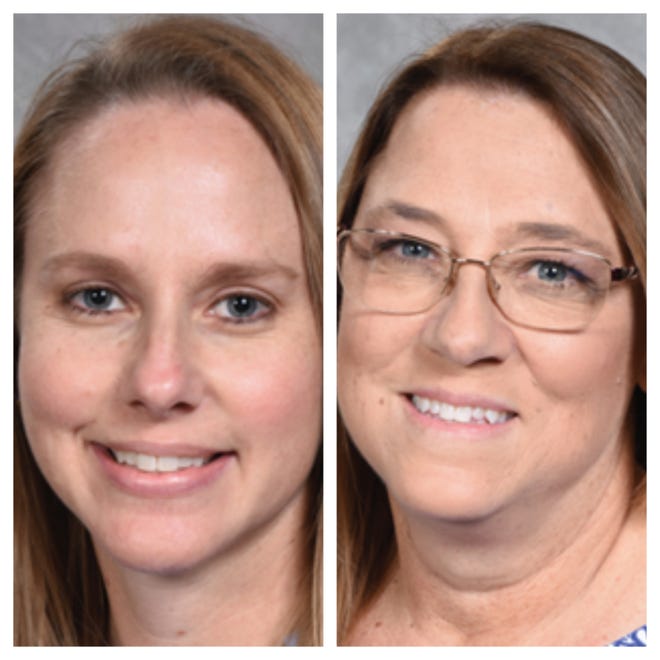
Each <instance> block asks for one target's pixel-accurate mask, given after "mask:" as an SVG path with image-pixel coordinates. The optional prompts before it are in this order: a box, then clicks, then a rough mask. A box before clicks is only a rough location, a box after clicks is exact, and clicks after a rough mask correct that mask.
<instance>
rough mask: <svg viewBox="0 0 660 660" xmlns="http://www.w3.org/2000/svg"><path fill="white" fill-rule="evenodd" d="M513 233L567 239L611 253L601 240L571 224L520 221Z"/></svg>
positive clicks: (559, 239) (589, 247) (591, 248)
mask: <svg viewBox="0 0 660 660" xmlns="http://www.w3.org/2000/svg"><path fill="white" fill-rule="evenodd" d="M514 235H515V236H517V237H519V238H521V239H522V238H531V239H538V240H542V241H568V242H569V243H571V245H574V246H577V247H580V248H583V249H585V250H589V251H590V252H597V253H599V254H601V255H603V256H607V255H611V253H612V250H611V249H609V248H608V247H607V246H606V245H605V244H604V243H602V242H601V241H599V240H597V239H595V238H591V237H590V236H586V235H585V234H583V233H582V232H581V231H579V230H578V229H576V228H575V227H572V226H571V225H563V224H555V223H553V222H521V223H519V224H518V225H516V228H515V231H514Z"/></svg>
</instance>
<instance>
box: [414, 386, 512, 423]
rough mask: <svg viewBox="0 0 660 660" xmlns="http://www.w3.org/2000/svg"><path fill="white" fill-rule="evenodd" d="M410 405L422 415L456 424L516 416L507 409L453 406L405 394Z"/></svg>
mask: <svg viewBox="0 0 660 660" xmlns="http://www.w3.org/2000/svg"><path fill="white" fill-rule="evenodd" d="M407 397H408V400H409V401H410V402H411V403H412V405H413V406H414V407H415V408H416V409H417V410H418V411H419V412H420V413H422V414H423V415H428V416H429V417H435V418H436V419H441V420H443V421H445V422H453V423H458V424H490V425H495V424H504V423H505V422H508V421H509V420H510V419H512V418H513V417H515V416H516V413H514V412H512V411H509V410H495V409H493V408H482V407H480V406H455V405H452V404H451V403H447V402H445V401H438V400H436V399H427V398H425V397H422V396H419V395H417V394H409V395H407Z"/></svg>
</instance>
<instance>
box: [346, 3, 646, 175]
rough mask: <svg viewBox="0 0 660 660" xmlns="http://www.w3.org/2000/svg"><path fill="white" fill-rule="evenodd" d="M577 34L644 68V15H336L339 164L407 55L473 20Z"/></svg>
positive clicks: (423, 48) (472, 22) (418, 50)
mask: <svg viewBox="0 0 660 660" xmlns="http://www.w3.org/2000/svg"><path fill="white" fill-rule="evenodd" d="M523 18H527V19H532V20H536V21H541V22H543V23H550V24H553V25H558V26H561V27H566V28H569V29H573V30H575V31H577V32H581V33H583V34H585V35H587V36H589V37H591V38H593V39H596V40H598V41H602V42H604V43H605V44H607V45H608V46H610V47H612V48H614V49H615V50H617V51H619V52H620V53H621V54H622V55H624V56H625V57H627V58H628V59H629V60H630V61H632V62H633V64H635V65H636V66H637V67H638V68H639V69H640V70H641V71H643V72H646V17H645V15H644V14H369V15H360V14H340V15H339V16H338V23H337V50H338V59H337V78H338V81H339V86H338V89H337V107H338V117H337V141H338V143H337V160H338V162H337V168H338V173H341V171H342V169H343V167H344V164H345V162H346V159H347V158H348V154H349V152H350V149H351V147H352V145H353V142H354V141H355V140H356V138H357V135H358V132H359V129H360V126H361V124H362V121H363V119H364V117H365V115H366V113H367V110H368V109H369V106H370V105H371V103H372V102H373V100H374V99H375V97H376V94H377V92H378V90H379V89H380V88H381V86H382V85H383V83H384V82H385V81H386V80H387V79H388V78H389V77H390V75H391V74H392V72H393V71H394V70H395V69H397V68H399V67H400V66H401V64H402V62H403V61H404V60H405V59H409V58H411V57H413V56H415V55H418V54H420V53H421V52H423V51H424V50H426V48H428V47H429V46H431V45H432V44H434V43H436V42H438V41H440V40H441V39H442V38H443V37H445V36H447V35H448V34H449V33H451V32H454V31H455V30H457V29H459V28H462V27H465V26H467V25H471V24H474V23H483V22H493V21H505V20H512V19H514V20H520V19H523Z"/></svg>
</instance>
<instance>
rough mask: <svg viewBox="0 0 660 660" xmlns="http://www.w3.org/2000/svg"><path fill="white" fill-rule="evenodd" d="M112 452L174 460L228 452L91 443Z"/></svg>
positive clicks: (160, 444) (147, 444) (161, 445)
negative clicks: (164, 457)
mask: <svg viewBox="0 0 660 660" xmlns="http://www.w3.org/2000/svg"><path fill="white" fill-rule="evenodd" d="M92 444H97V445H100V446H102V447H105V448H106V449H110V450H112V451H113V452H118V451H121V452H134V453H136V454H146V455H148V456H172V457H176V458H183V457H185V458H209V457H210V456H214V455H215V454H224V453H228V450H223V449H217V448H208V447H201V446H199V445H193V444H187V443H171V442H143V441H135V442H133V441H130V442H126V441H121V440H120V441H117V442H115V441H114V440H111V441H93V442H92Z"/></svg>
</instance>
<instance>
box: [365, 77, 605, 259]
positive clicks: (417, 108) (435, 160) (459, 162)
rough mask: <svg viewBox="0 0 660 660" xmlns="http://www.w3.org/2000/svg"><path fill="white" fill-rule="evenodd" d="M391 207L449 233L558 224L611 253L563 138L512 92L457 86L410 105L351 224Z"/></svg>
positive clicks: (582, 170)
mask: <svg viewBox="0 0 660 660" xmlns="http://www.w3.org/2000/svg"><path fill="white" fill-rule="evenodd" d="M392 201H396V202H403V203H405V204H408V205H410V206H413V207H418V208H421V209H426V210H429V211H432V212H433V213H435V214H436V215H437V216H441V217H442V218H443V219H445V220H446V224H447V225H448V228H449V230H451V231H452V232H454V233H456V234H461V233H463V234H467V235H473V234H474V233H475V232H479V233H480V234H481V235H483V234H484V233H489V232H490V233H493V234H497V235H500V236H501V235H504V234H506V233H507V232H509V231H513V230H514V228H515V225H517V224H520V223H527V224H528V223H556V224H558V225H566V226H571V227H573V228H574V229H578V230H579V231H581V232H583V233H585V234H587V235H592V237H598V238H600V239H601V240H605V242H606V243H609V244H610V245H611V246H612V249H613V250H615V249H618V241H617V239H616V233H615V230H614V227H613V225H612V222H611V221H610V218H609V216H608V213H607V210H606V209H605V207H604V205H603V203H602V201H601V199H600V196H599V195H598V192H597V190H596V188H595V186H594V184H593V181H592V179H591V175H590V173H589V171H588V170H587V168H586V167H585V166H584V164H583V162H582V160H581V158H580V156H579V154H578V153H577V151H576V149H575V147H574V145H573V144H572V142H571V140H570V139H569V137H568V136H567V134H566V132H565V131H564V130H563V128H562V127H561V126H560V125H559V123H558V122H557V121H556V120H555V118H554V117H553V116H552V114H551V112H550V111H549V110H548V109H546V108H545V107H544V106H543V105H542V104H541V103H539V102H537V101H535V100H532V99H530V98H529V97H527V96H525V95H523V94H518V93H515V92H508V91H501V90H492V89H479V88H474V87H468V86H463V85H456V86H445V87H440V88H437V89H434V90H432V91H430V92H427V93H424V94H420V95H419V96H418V97H416V98H415V99H413V101H412V102H411V103H410V104H409V105H408V106H407V107H406V108H405V109H404V111H403V112H402V113H401V115H400V117H399V119H398V121H397V122H396V124H395V126H394V128H393V130H392V134H391V136H390V139H389V141H388V144H387V146H386V148H385V149H384V151H383V152H382V154H381V155H380V156H379V157H378V159H377V161H376V162H375V164H374V166H373V169H372V172H371V174H370V176H369V178H368V180H367V185H366V187H365V192H364V196H363V199H362V201H361V206H360V212H359V214H358V215H359V217H358V221H361V222H363V221H364V214H365V213H366V212H368V210H369V209H370V208H377V207H378V206H383V205H384V206H386V205H387V204H388V203H389V202H392ZM410 229H412V225H411V226H410ZM459 238H460V236H459ZM503 247H507V246H506V245H504V246H503Z"/></svg>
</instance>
